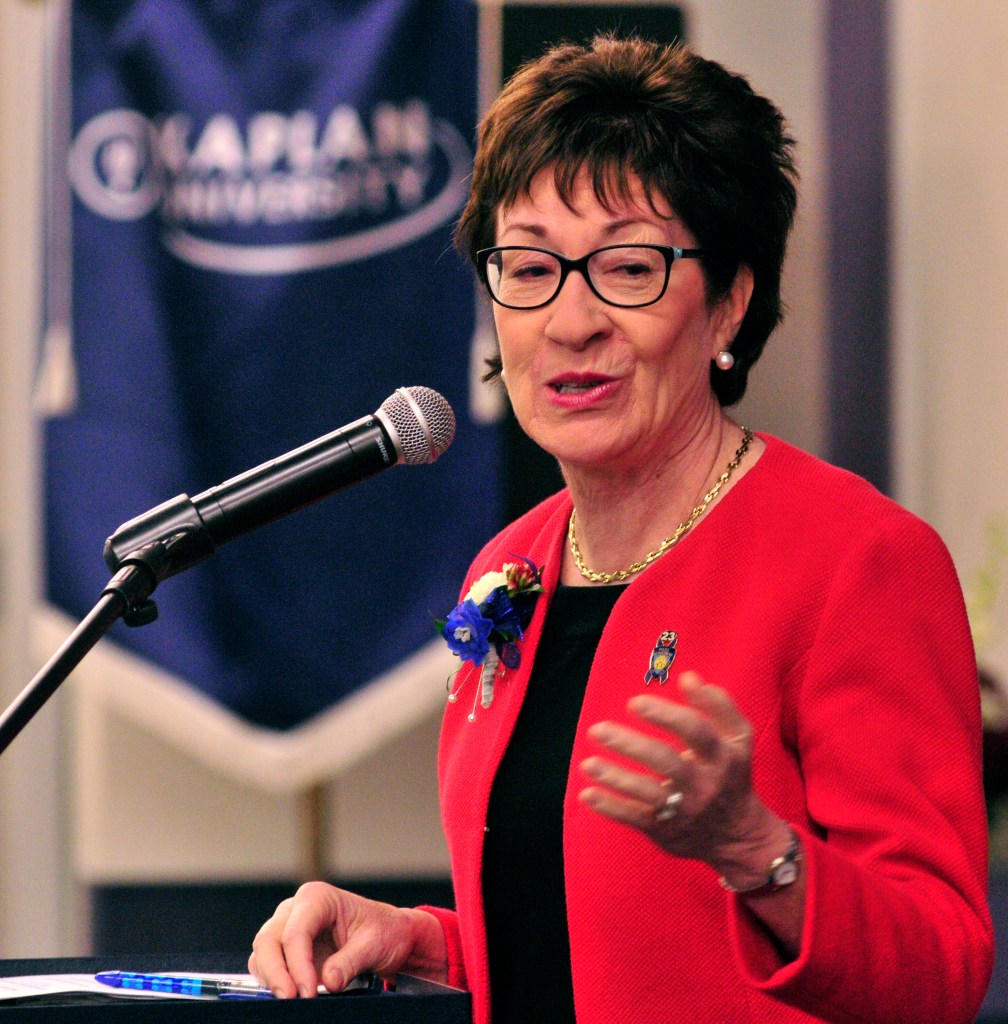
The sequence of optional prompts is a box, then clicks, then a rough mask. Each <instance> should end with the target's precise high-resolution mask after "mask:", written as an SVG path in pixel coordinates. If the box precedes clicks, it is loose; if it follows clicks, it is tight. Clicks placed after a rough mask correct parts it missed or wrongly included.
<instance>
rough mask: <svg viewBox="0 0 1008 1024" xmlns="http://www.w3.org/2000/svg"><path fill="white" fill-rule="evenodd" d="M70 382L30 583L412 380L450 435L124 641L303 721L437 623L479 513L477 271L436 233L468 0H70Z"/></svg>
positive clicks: (457, 136)
mask: <svg viewBox="0 0 1008 1024" xmlns="http://www.w3.org/2000/svg"><path fill="white" fill-rule="evenodd" d="M71 10H72V19H71V21H72V25H71V27H72V74H71V79H72V93H71V95H72V103H71V132H70V137H71V143H70V150H69V154H68V163H67V167H68V171H69V178H70V184H71V188H72V192H73V204H72V237H73V243H72V307H73V314H72V357H73V363H74V369H75V373H76V389H77V394H76V403H75V404H74V406H73V407H72V408H71V409H70V410H69V411H68V414H67V415H63V416H59V417H55V418H52V419H50V420H49V421H48V422H47V425H46V435H45V455H46V517H47V519H46V522H47V558H48V590H49V597H50V600H51V601H53V602H54V603H55V604H57V605H59V606H60V607H62V608H64V609H66V610H67V611H69V612H70V613H71V614H72V615H74V616H75V617H81V616H83V615H84V614H85V613H86V612H87V611H88V610H89V609H90V608H91V606H92V605H93V604H94V603H95V601H96V600H97V598H98V596H99V595H100V593H101V590H102V588H103V586H104V585H105V582H106V581H107V579H108V571H107V570H106V568H105V566H104V563H103V561H102V556H101V553H102V546H103V543H104V540H105V538H106V537H107V536H108V535H109V534H111V533H112V532H113V531H114V530H115V528H116V527H117V526H118V525H119V524H120V523H122V522H124V521H126V520H128V519H131V518H133V517H134V516H136V515H138V514H140V513H142V512H144V511H146V510H147V509H149V508H151V507H153V506H155V505H157V504H160V503H161V502H163V501H165V500H166V499H168V498H171V497H174V496H175V495H177V494H180V493H183V492H185V493H188V494H195V493H197V492H199V491H202V490H204V489H206V488H208V487H210V486H213V485H215V484H217V483H220V482H221V481H223V480H225V479H227V478H229V477H231V476H234V475H235V474H237V473H240V472H242V471H244V470H246V469H249V468H251V467H252V466H255V465H258V464H259V463H261V462H263V461H265V460H267V459H270V458H273V457H275V456H277V455H280V454H282V453H284V452H286V451H288V450H290V449H293V448H295V447H298V446H300V445H301V444H304V443H306V442H308V441H310V440H313V439H314V438H315V437H318V436H321V435H322V434H325V433H328V432H329V431H331V430H333V429H335V428H336V427H339V426H341V425H343V424H345V423H348V422H350V421H352V420H355V419H357V418H359V417H361V416H363V415H366V414H368V413H370V412H373V411H374V410H375V409H376V408H377V407H378V406H379V405H380V404H381V403H382V401H383V400H384V399H385V398H386V397H387V396H388V395H389V394H390V393H391V392H392V391H394V390H395V388H397V387H400V386H403V385H413V384H420V385H426V386H428V387H432V388H435V389H436V390H438V391H440V392H441V393H442V394H443V395H444V396H445V397H446V398H447V399H448V401H449V402H450V403H451V405H452V406H453V408H454V410H455V413H456V417H457V419H458V432H457V435H456V439H455V442H454V445H453V446H452V448H451V449H450V450H449V451H448V453H447V454H446V455H445V456H444V457H443V458H442V459H441V460H440V461H439V462H437V463H436V464H435V465H433V466H426V467H418V468H397V469H395V470H394V471H392V472H389V473H385V474H382V475H381V476H380V477H377V478H375V479H373V480H370V481H368V482H366V483H364V484H363V485H361V486H359V487H356V488H354V489H352V490H349V491H344V492H342V493H341V494H339V495H337V496H335V497H332V498H329V499H327V500H326V501H324V502H322V503H321V504H319V505H316V506H313V507H311V508H308V509H305V510H302V511H301V512H299V513H297V514H296V515H294V516H290V517H287V518H286V519H284V520H281V521H279V522H277V523H274V524H272V525H270V526H268V527H265V528H263V529H261V530H259V531H257V532H256V533H254V534H251V535H249V536H247V537H244V538H241V539H239V540H236V541H235V542H234V543H232V544H230V545H228V546H226V547H224V548H222V549H220V550H219V551H218V552H217V554H216V555H215V556H214V558H213V559H212V560H211V561H209V562H207V563H205V564H204V565H201V566H199V567H197V568H196V569H193V570H191V571H189V572H187V573H185V574H184V575H182V576H179V577H176V578H174V579H172V580H170V581H168V582H167V583H165V584H164V585H163V586H162V587H161V588H159V590H158V591H157V593H156V594H155V599H156V601H157V603H158V606H159V609H160V617H159V620H158V621H157V622H156V623H154V624H153V625H149V626H145V627H144V628H142V629H137V630H129V629H127V628H126V627H124V626H117V627H116V631H115V634H114V635H115V638H116V639H117V641H118V642H119V643H121V644H123V645H125V646H127V647H128V648H130V649H131V650H133V651H135V652H137V653H140V654H142V655H144V656H146V657H147V658H149V659H151V660H152V661H154V662H156V663H157V664H158V665H159V666H161V667H163V668H165V669H167V670H168V671H170V672H172V673H174V674H176V675H178V676H179V677H182V678H184V679H186V680H188V681H190V682H191V683H192V684H193V685H194V686H196V687H198V688H199V689H201V690H203V691H204V692H205V693H206V694H208V695H210V696H211V697H213V698H214V699H215V700H217V701H218V702H220V703H221V704H223V705H225V706H226V707H227V708H230V709H231V710H233V711H234V712H236V713H237V714H239V715H241V716H243V717H244V718H246V719H248V720H249V721H251V722H254V723H257V724H260V725H265V726H268V727H272V728H277V729H287V728H290V727H292V726H296V725H298V724H300V723H302V722H304V721H305V720H307V719H308V718H310V717H312V716H313V715H315V714H317V713H319V712H321V711H323V710H325V709H327V708H329V707H330V706H332V705H333V704H335V703H336V702H338V701H340V700H341V699H342V698H344V697H346V696H347V695H348V694H350V693H352V692H353V691H354V690H355V689H357V688H358V687H361V686H363V685H366V684H367V683H368V682H369V681H370V680H372V679H374V678H376V677H377V676H378V675H380V674H381V673H384V672H386V671H388V670H389V669H390V668H392V667H393V666H395V665H396V664H397V663H399V662H400V661H402V660H403V659H404V658H406V657H407V656H409V655H410V654H412V653H413V652H415V651H416V650H417V649H418V648H419V647H421V646H422V645H423V644H425V643H426V642H428V641H429V640H430V639H431V637H432V636H433V626H432V616H434V615H438V614H441V613H443V612H444V610H445V609H446V608H449V607H451V606H452V605H453V604H454V602H455V599H456V596H457V594H456V591H457V587H458V585H459V581H460V580H461V579H462V577H463V575H464V572H465V568H466V566H467V564H468V561H469V559H470V557H471V556H472V554H473V552H474V551H476V550H477V549H478V547H479V546H480V545H481V543H482V542H483V541H484V540H485V539H486V537H487V536H489V535H490V533H491V532H492V531H493V529H494V528H495V525H496V521H497V507H498V497H497V489H498V480H497V456H496V446H497V432H496V429H495V428H493V427H490V426H483V425H479V424H477V423H474V422H473V420H472V418H471V417H470V415H469V408H470V394H469V391H470V345H471V342H472V337H473V330H474V309H473V305H474V287H473V281H472V277H471V275H470V273H469V272H468V270H467V269H466V268H465V267H464V266H463V265H462V263H461V261H460V260H459V259H458V258H457V257H456V256H455V254H454V252H453V251H452V247H451V226H452V223H453V221H454V219H455V217H456V215H457V214H458V212H459V210H460V208H461V204H462V201H463V198H464V191H465V185H466V176H467V175H468V172H469V167H470V163H471V140H472V137H473V128H474V123H475V116H476V13H475V8H474V6H473V5H472V3H470V2H466V0H362V2H335V0H334V2H321V0H243V2H242V3H232V2H227V3H225V2H219V0H172V2H164V0H158V2H154V0H146V2H144V0H134V2H128V0H126V2H124V0H116V2H111V0H106V2H99V0H88V2H83V0H81V2H76V3H74V4H73V5H72V8H71Z"/></svg>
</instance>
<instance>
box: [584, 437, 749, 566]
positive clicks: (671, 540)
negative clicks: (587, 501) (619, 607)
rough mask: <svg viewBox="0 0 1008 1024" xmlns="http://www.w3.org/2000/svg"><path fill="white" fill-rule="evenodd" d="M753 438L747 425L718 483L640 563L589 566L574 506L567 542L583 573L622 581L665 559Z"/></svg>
mask: <svg viewBox="0 0 1008 1024" xmlns="http://www.w3.org/2000/svg"><path fill="white" fill-rule="evenodd" d="M752 439H753V432H752V431H751V430H750V429H749V428H748V427H743V428H742V443H741V444H740V445H739V446H738V450H737V451H736V452H735V454H734V455H733V456H732V460H731V462H729V463H728V465H727V467H726V468H725V471H724V472H723V473H722V474H721V475H720V476H719V477H718V478H717V480H715V481H714V486H713V487H711V489H710V490H709V491H708V492H707V493H706V494H705V495H704V496H703V499H702V500H701V502H700V504H699V505H697V506H696V508H694V509H693V511H692V512H690V514H689V516H688V517H687V518H686V519H684V520H683V521H682V522H681V523H680V524H679V525H678V526H677V527H676V530H675V533H673V534H672V535H671V536H670V537H666V538H665V539H664V540H663V541H662V542H661V544H659V545H658V547H656V548H655V549H654V551H649V552H648V553H647V554H646V555H645V556H644V557H643V558H642V559H641V560H640V561H639V562H634V563H633V565H631V566H629V567H628V568H626V569H617V570H616V572H596V571H595V570H594V569H589V568H588V566H587V565H585V563H584V559H583V558H582V557H581V549H580V548H579V547H578V542H577V533H576V529H575V525H574V524H575V522H576V520H577V509H572V510H571V517H570V523H569V524H568V526H567V542H568V543H569V544H570V552H571V554H572V555H573V556H574V564H575V565H576V566H577V567H578V570H579V571H580V573H581V575H582V576H584V578H585V579H586V580H588V581H589V582H591V583H622V582H623V580H628V579H629V578H630V577H631V576H636V575H637V573H639V572H641V570H643V569H646V568H647V567H648V566H649V565H650V564H651V563H652V562H654V561H655V560H656V559H659V558H661V556H662V555H664V554H665V552H666V551H668V550H669V548H673V547H675V546H676V544H678V543H679V541H680V540H681V539H682V537H683V534H685V533H686V531H687V530H688V529H689V528H690V527H691V526H692V525H693V524H694V523H695V522H696V521H697V520H698V519H699V518H700V516H702V515H703V514H704V510H705V509H706V508H707V506H708V505H709V504H710V503H711V502H712V501H713V500H714V499H715V498H716V497H717V494H718V491H720V490H721V488H722V487H724V485H725V484H726V483H728V480H729V478H730V477H731V475H732V473H734V472H735V470H736V469H738V467H739V463H740V462H741V461H742V459H743V458H744V457H745V453H746V452H747V451H749V445H750V443H751V442H752Z"/></svg>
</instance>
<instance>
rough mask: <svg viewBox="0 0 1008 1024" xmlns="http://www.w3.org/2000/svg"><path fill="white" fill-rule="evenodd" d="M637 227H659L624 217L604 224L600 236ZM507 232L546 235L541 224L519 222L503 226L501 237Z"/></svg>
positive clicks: (639, 219)
mask: <svg viewBox="0 0 1008 1024" xmlns="http://www.w3.org/2000/svg"><path fill="white" fill-rule="evenodd" d="M638 226H642V227H658V226H659V225H658V224H656V223H655V222H654V221H651V220H642V219H641V218H639V217H625V218H624V219H622V220H614V221H613V222H612V223H610V224H606V225H605V226H604V227H603V228H602V234H603V235H615V234H616V233H617V232H618V231H622V230H623V229H624V228H631V227H638ZM508 231H524V232H525V233H526V234H529V235H533V236H535V237H536V238H545V237H546V235H547V231H546V228H544V227H543V226H542V225H541V224H525V223H521V222H518V223H515V222H512V223H508V224H505V225H504V227H503V229H502V231H501V234H502V235H503V234H505V233H506V232H508Z"/></svg>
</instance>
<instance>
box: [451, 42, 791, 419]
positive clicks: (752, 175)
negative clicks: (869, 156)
mask: <svg viewBox="0 0 1008 1024" xmlns="http://www.w3.org/2000/svg"><path fill="white" fill-rule="evenodd" d="M546 168H553V173H554V179H555V184H556V188H557V191H558V193H559V194H560V196H561V197H562V198H563V200H564V201H565V202H568V203H569V202H570V201H571V200H572V197H573V195H574V189H575V185H576V182H577V179H578V175H579V173H580V172H582V171H586V172H587V173H588V175H589V177H590V179H591V181H592V185H593V188H594V191H595V195H596V196H597V197H598V199H599V201H600V202H601V203H602V204H603V205H604V206H608V205H610V204H611V203H612V201H613V200H620V201H626V200H627V199H628V198H629V197H630V186H631V183H632V178H631V176H636V178H637V179H639V180H640V182H641V184H642V185H643V187H644V190H645V193H646V195H647V196H648V197H649V199H650V200H651V202H652V204H653V203H654V201H655V198H656V197H661V198H662V199H664V200H665V202H666V203H668V205H669V206H670V207H671V209H672V210H673V212H674V213H675V214H676V215H677V216H678V217H679V218H680V219H681V220H682V222H683V224H684V225H685V226H686V227H687V228H688V229H689V231H690V233H691V234H692V235H693V237H694V238H695V239H696V243H697V245H698V246H699V247H700V248H701V249H703V250H704V251H705V253H706V255H705V256H704V257H703V259H702V265H703V268H704V274H705V277H706V281H707V296H708V301H709V302H711V303H714V302H716V301H717V300H719V299H721V298H723V297H724V296H725V295H726V294H727V292H728V290H729V288H730V287H731V284H732V282H733V281H734V279H735V275H736V273H737V271H738V269H739V267H740V266H741V265H746V266H748V267H749V268H750V269H751V270H752V273H753V278H754V286H753V294H752V299H751V301H750V303H749V308H748V311H747V312H746V316H745V319H744V320H743V322H742V325H741V326H740V328H739V331H738V334H737V335H736V338H735V341H734V343H733V345H732V354H733V355H734V357H735V365H734V366H733V368H732V369H731V370H729V371H724V370H718V369H716V368H714V366H713V364H712V367H711V387H712V388H713V390H714V393H715V395H716V396H717V398H718V401H719V402H720V403H721V405H731V404H733V403H734V402H737V401H738V400H739V399H740V398H741V397H742V395H743V394H744V393H745V388H746V382H747V379H748V374H749V370H750V369H751V368H752V366H753V364H754V363H755V362H756V360H757V359H758V358H759V356H760V354H761V353H762V351H763V346H764V345H765V344H766V341H767V338H768V337H769V336H770V333H771V331H773V329H774V327H776V326H777V324H778V323H779V321H780V319H781V315H782V310H781V299H780V281H781V271H782V268H783V264H784V254H785V252H786V249H787V237H788V233H789V231H790V229H791V224H792V222H793V220H794V213H795V206H796V204H797V187H796V186H797V181H798V172H797V169H796V166H795V161H794V140H793V139H792V138H791V136H790V135H789V134H788V130H787V125H786V123H785V121H784V118H783V116H782V115H781V113H780V111H779V110H778V109H777V107H776V106H774V104H773V103H771V102H770V101H769V100H768V99H766V98H765V97H763V96H760V95H758V94H757V93H755V92H754V91H753V90H752V88H751V87H750V85H749V83H748V82H747V81H746V79H745V78H743V77H742V76H741V75H738V74H734V73H733V72H731V71H728V70H727V69H726V68H724V67H722V66H721V65H720V64H718V63H716V62H714V61H711V60H706V59H705V58H703V57H701V56H699V55H698V54H696V53H695V52H694V51H693V50H691V49H690V48H689V47H688V46H685V45H683V44H678V43H677V44H674V45H672V46H660V45H658V44H657V43H652V42H647V41H645V40H642V39H638V38H631V39H619V38H616V37H615V36H611V35H600V36H596V37H595V39H594V40H592V42H591V43H590V44H589V45H587V46H575V45H571V44H563V45H560V46H556V47H554V48H552V49H550V50H548V51H547V52H546V53H545V54H544V55H543V56H541V57H539V58H537V59H536V60H533V61H530V62H529V63H527V64H525V65H524V66H523V67H521V68H520V69H519V70H518V71H517V72H516V73H515V74H514V76H513V77H512V78H511V79H510V81H509V82H508V83H507V85H506V86H505V87H504V89H503V90H502V91H501V93H500V95H499V96H498V97H497V99H496V100H495V101H494V103H493V105H492V106H491V107H490V109H489V110H488V111H487V113H486V115H485V116H484V117H483V119H482V121H481V122H480V126H479V131H478V139H477V151H476V161H475V166H474V169H473V176H472V182H471V185H470V190H469V199H468V202H467V203H466V206H465V209H464V210H463V211H462V216H461V218H460V220H459V223H458V225H457V228H456V233H455V241H456V244H457V246H458V248H459V250H460V251H461V252H462V253H463V254H464V255H466V256H468V258H469V259H470V260H472V261H473V262H475V253H476V251H477V250H478V249H482V248H486V247H488V246H491V245H493V244H494V236H495V229H496V216H497V211H498V209H500V207H502V206H509V205H510V204H512V203H514V202H515V201H516V200H517V199H519V197H521V196H523V195H527V194H528V191H529V188H530V185H531V182H532V179H533V178H534V177H535V176H536V175H537V174H538V173H539V172H540V171H542V170H544V169H546ZM499 369H500V362H499V359H498V360H496V362H494V361H491V373H490V374H488V376H489V377H493V376H495V375H496V372H499Z"/></svg>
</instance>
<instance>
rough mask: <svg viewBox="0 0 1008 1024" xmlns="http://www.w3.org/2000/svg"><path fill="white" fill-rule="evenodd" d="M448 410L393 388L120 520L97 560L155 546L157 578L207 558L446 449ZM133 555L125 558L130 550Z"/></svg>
mask: <svg viewBox="0 0 1008 1024" xmlns="http://www.w3.org/2000/svg"><path fill="white" fill-rule="evenodd" d="M454 437H455V414H454V413H453V412H452V408H451V406H450V405H449V404H448V402H447V400H446V399H445V398H444V396H443V395H440V394H438V392H437V391H434V390H433V389H431V388H425V387H408V388H398V389H397V390H396V391H395V392H394V393H393V394H391V395H389V397H388V398H386V399H385V401H384V402H382V404H381V408H380V409H378V410H377V411H376V412H375V413H374V414H373V415H371V416H365V417H363V419H359V420H356V421H355V422H353V423H350V424H348V425H347V426H345V427H341V428H340V429H339V430H334V431H333V432H332V433H331V434H326V435H325V436H324V437H320V438H318V439H317V440H315V441H312V442H310V443H309V444H306V445H304V446H302V447H301V448H296V449H295V450H294V451H292V452H288V453H287V454H286V455H282V456H280V458H278V459H274V460H272V461H271V462H264V463H263V464H262V465H261V466H256V467H255V468H254V469H250V470H248V471H247V472H245V473H241V474H239V475H238V476H235V477H232V478H231V479H230V480H225V481H224V483H222V484H219V485H218V486H216V487H211V488H210V489H209V490H207V491H204V492H203V493H202V494H197V495H196V497H195V498H190V497H189V496H188V495H187V494H180V495H179V496H178V497H177V498H172V499H171V500H170V501H166V502H165V503H164V504H163V505H158V506H157V507H156V508H153V509H151V510H150V511H149V512H145V513H144V514H143V515H142V516H138V517H137V518H136V519H131V520H130V521H129V522H127V523H123V525H122V526H120V527H119V529H118V530H116V531H115V533H113V534H112V536H111V537H109V538H108V540H106V541H105V563H106V565H108V567H109V569H111V570H112V571H113V572H117V571H118V570H119V568H120V566H122V564H123V562H124V561H126V560H127V559H129V560H130V561H141V562H144V564H148V562H146V561H145V560H144V557H143V553H144V552H145V551H147V550H152V549H153V546H154V545H160V547H159V549H158V553H157V557H156V559H154V561H155V562H156V565H157V569H156V570H155V571H156V575H157V578H158V580H162V579H166V578H167V577H168V576H173V575H175V573H178V572H181V571H182V570H183V569H188V568H189V567H190V566H192V565H196V564H197V563H199V562H202V561H205V560H206V559H208V558H209V557H210V556H211V555H212V554H213V553H214V551H215V550H216V548H217V546H218V545H219V544H225V543H227V541H229V540H233V539H234V538H235V537H240V536H241V535H242V534H245V533H249V532H250V531H251V530H255V529H257V528H258V527H260V526H264V525H266V524H267V523H271V522H273V521H274V520H275V519H279V518H281V517H282V516H285V515H287V514H288V513H290V512H294V511H296V510H297V509H299V508H303V507H304V506H305V505H308V504H311V503H312V502H314V501H318V500H319V499H320V498H324V497H327V496H328V495H330V494H333V493H335V492H336V491H339V490H342V489H343V488H344V487H349V486H351V485H353V484H356V483H359V482H360V481H361V480H364V479H366V478H367V477H369V476H374V475H375V474H377V473H381V472H382V471H383V470H386V469H389V468H390V467H392V466H396V465H398V464H399V463H400V462H403V463H405V464H406V465H407V466H419V465H425V464H426V463H429V462H434V460H435V459H437V458H438V457H439V456H440V455H443V454H444V452H445V451H447V449H448V446H449V445H450V444H451V443H452V440H453V439H454ZM131 556H133V557H131Z"/></svg>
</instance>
